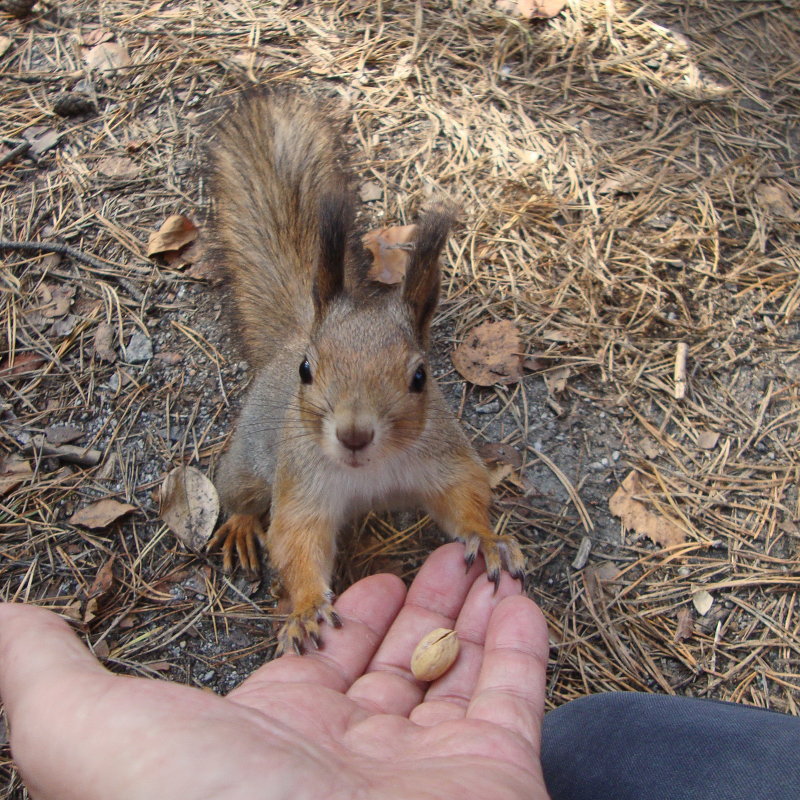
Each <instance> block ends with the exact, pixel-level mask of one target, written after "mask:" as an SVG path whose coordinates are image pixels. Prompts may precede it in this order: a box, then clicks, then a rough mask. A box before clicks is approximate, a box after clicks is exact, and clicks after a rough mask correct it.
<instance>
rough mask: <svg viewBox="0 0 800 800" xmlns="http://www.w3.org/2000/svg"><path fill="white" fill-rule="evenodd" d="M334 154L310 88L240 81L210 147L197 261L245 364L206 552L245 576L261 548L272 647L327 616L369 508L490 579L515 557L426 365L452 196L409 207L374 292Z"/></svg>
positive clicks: (337, 148) (480, 472) (334, 141)
mask: <svg viewBox="0 0 800 800" xmlns="http://www.w3.org/2000/svg"><path fill="white" fill-rule="evenodd" d="M344 152H345V150H344V148H343V145H342V144H341V142H340V135H339V133H338V131H337V130H336V128H335V126H334V124H333V122H332V116H331V115H329V114H328V113H327V112H326V111H325V109H324V108H323V105H322V104H321V103H320V102H319V100H318V99H315V98H309V97H306V96H304V95H302V94H299V93H295V92H292V91H291V90H286V89H284V90H266V89H263V88H262V89H258V90H255V91H250V92H247V93H245V94H244V95H243V96H242V97H240V98H239V102H238V104H237V105H235V107H234V108H233V109H232V110H231V111H229V113H228V114H227V115H226V116H225V117H224V118H223V119H222V120H221V121H220V122H219V123H218V124H217V126H216V128H215V130H214V134H213V140H212V142H211V144H210V146H209V163H210V168H211V169H210V172H211V175H210V183H211V196H212V198H213V201H214V210H213V212H212V219H211V224H210V230H211V236H210V239H211V248H210V253H209V255H210V258H211V260H212V263H214V264H215V265H217V266H218V267H219V268H220V270H221V272H222V274H223V276H224V279H223V280H224V283H225V284H226V285H227V290H228V291H229V293H230V295H231V297H232V300H233V305H234V314H235V319H236V321H237V325H238V329H239V330H238V333H239V335H240V337H241V339H242V342H243V345H244V350H245V357H246V360H247V362H248V365H249V367H250V368H251V369H252V370H253V371H254V377H253V380H252V383H251V385H250V387H249V389H248V391H247V394H246V398H245V400H244V403H243V406H242V409H241V412H240V416H239V419H238V422H237V424H236V427H235V432H234V434H233V436H232V438H231V441H230V444H229V447H228V449H227V451H226V452H225V453H224V455H223V457H222V458H221V460H220V463H219V465H218V468H217V470H216V475H215V485H216V487H217V490H218V492H219V495H220V500H221V504H222V508H223V512H224V513H225V514H226V515H227V519H226V521H225V522H224V523H223V524H222V525H221V526H220V527H219V528H218V529H217V531H216V532H215V534H214V536H213V537H212V539H211V540H210V542H209V549H213V548H216V547H221V549H222V551H223V554H224V562H223V566H224V568H225V569H226V570H228V571H230V570H231V569H232V568H233V567H234V562H235V560H236V559H238V561H239V562H240V563H241V565H242V567H243V568H244V569H245V570H246V571H247V573H248V574H250V575H251V576H256V575H257V574H258V572H259V568H260V559H259V554H258V547H257V542H258V543H260V544H261V545H263V546H264V547H265V548H266V550H267V551H268V555H269V559H270V561H271V563H272V565H273V567H274V568H275V569H276V570H277V572H278V576H279V582H280V584H281V586H282V587H283V590H284V592H285V593H286V595H288V599H289V601H290V604H291V611H290V613H289V615H288V617H287V619H286V622H285V623H284V625H283V627H282V628H281V630H280V632H279V634H278V645H279V648H280V649H281V650H282V651H287V650H288V649H293V650H294V651H296V652H297V653H302V652H303V651H304V649H305V646H306V643H307V641H309V642H310V643H311V644H312V645H313V646H314V647H320V646H321V633H320V631H321V628H320V625H321V623H323V622H325V623H328V624H330V625H333V626H335V627H338V626H339V625H341V620H340V619H339V617H338V616H337V614H336V612H335V611H334V608H333V593H332V592H331V588H330V586H331V577H332V572H333V566H334V558H335V554H336V539H337V534H338V532H339V530H340V529H341V528H342V527H343V526H344V525H345V523H347V522H348V521H350V520H352V519H354V518H356V517H357V516H359V515H362V514H364V513H366V512H368V511H369V510H372V509H397V508H410V507H417V508H418V507H422V508H423V509H424V510H425V511H427V513H428V514H429V515H430V516H431V517H432V518H433V520H434V521H435V522H436V523H437V524H438V525H439V527H440V528H441V529H442V530H443V531H444V532H445V533H447V534H448V535H449V536H451V537H452V538H454V539H457V540H461V541H463V542H464V543H465V545H466V548H465V561H466V564H467V568H469V566H470V565H471V564H472V562H473V561H474V560H475V558H476V556H477V554H478V552H479V551H480V552H481V553H482V554H483V556H484V558H485V561H486V569H487V574H488V578H489V579H490V580H492V581H494V583H495V588H496V587H497V585H498V584H499V581H500V573H501V570H502V569H505V570H507V571H508V572H509V573H510V574H511V575H512V576H513V577H514V578H518V579H520V580H522V578H523V575H524V567H525V562H524V558H523V555H522V551H521V549H520V547H519V544H518V543H517V542H516V540H515V539H514V538H513V537H511V536H506V535H496V534H495V533H494V531H493V529H492V525H491V522H490V515H489V506H490V503H491V488H490V484H489V476H488V472H487V469H486V467H485V465H484V464H483V462H482V461H481V459H480V458H479V457H478V455H477V454H476V452H475V450H474V449H473V447H472V446H471V444H470V442H469V440H468V439H467V437H466V435H465V433H464V432H463V430H462V429H461V427H460V425H459V423H458V422H457V420H456V419H455V417H454V416H453V414H452V413H451V412H450V411H449V409H448V408H447V405H446V403H445V400H444V398H443V396H442V393H441V390H440V389H439V387H438V385H437V383H436V381H435V380H434V377H433V376H432V375H431V374H430V367H429V363H428V356H427V350H428V341H429V332H430V326H431V318H432V316H433V313H434V310H435V308H436V305H437V301H438V296H439V286H440V269H439V256H440V253H441V250H442V248H443V246H444V244H445V242H446V239H447V236H448V233H449V230H450V227H451V225H452V223H453V221H454V210H453V206H452V204H449V203H448V202H445V201H438V202H434V203H432V204H431V205H430V207H429V208H427V210H425V211H424V213H423V214H422V215H421V217H420V219H419V220H418V223H417V229H416V236H415V239H414V243H413V250H412V251H411V253H410V257H409V263H408V267H407V272H406V275H405V278H404V281H403V283H402V285H401V286H399V287H398V286H393V287H384V286H381V287H380V289H379V288H378V286H377V285H376V284H375V283H373V282H371V281H369V280H368V279H367V277H366V269H367V265H368V256H367V255H366V254H365V251H364V248H363V247H362V246H361V244H360V239H358V238H357V237H356V236H355V235H354V202H353V198H352V191H351V178H350V176H349V174H348V171H347V169H346V167H345V166H344ZM267 522H268V525H267Z"/></svg>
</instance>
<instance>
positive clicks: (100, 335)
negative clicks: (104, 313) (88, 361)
mask: <svg viewBox="0 0 800 800" xmlns="http://www.w3.org/2000/svg"><path fill="white" fill-rule="evenodd" d="M113 343H114V328H112V327H111V325H109V324H108V323H107V322H101V323H100V324H99V325H98V326H97V329H96V330H95V332H94V354H95V356H96V357H97V358H99V359H100V360H101V361H108V362H110V363H112V364H113V363H114V362H115V361H116V360H117V352H116V350H114V348H113V346H112V345H113Z"/></svg>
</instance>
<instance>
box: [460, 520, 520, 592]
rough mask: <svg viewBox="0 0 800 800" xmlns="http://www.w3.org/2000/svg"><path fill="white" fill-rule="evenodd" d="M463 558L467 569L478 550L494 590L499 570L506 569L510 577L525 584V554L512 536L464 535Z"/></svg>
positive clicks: (498, 584) (498, 583)
mask: <svg viewBox="0 0 800 800" xmlns="http://www.w3.org/2000/svg"><path fill="white" fill-rule="evenodd" d="M465 543H466V550H465V551H464V560H465V561H466V562H467V569H469V568H470V567H471V566H472V564H473V562H474V561H475V559H476V557H477V555H478V552H481V553H483V558H484V560H485V561H486V577H487V578H489V580H490V581H492V582H493V583H494V590H495V591H497V588H498V587H499V586H500V572H501V570H504V569H505V570H506V571H507V572H508V573H509V575H511V577H512V578H516V579H517V580H519V581H521V582H522V584H523V586H524V584H525V556H523V555H522V550H521V549H520V546H519V544H518V543H517V540H516V539H515V538H514V537H513V536H497V535H496V534H494V533H486V534H480V533H475V534H472V535H471V536H466V537H465Z"/></svg>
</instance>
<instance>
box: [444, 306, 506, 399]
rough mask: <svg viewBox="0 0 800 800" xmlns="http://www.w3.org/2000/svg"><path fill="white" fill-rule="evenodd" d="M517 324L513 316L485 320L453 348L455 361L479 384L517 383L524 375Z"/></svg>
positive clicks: (454, 362) (465, 373)
mask: <svg viewBox="0 0 800 800" xmlns="http://www.w3.org/2000/svg"><path fill="white" fill-rule="evenodd" d="M520 349H521V348H520V342H519V332H518V331H517V326H516V325H515V324H514V323H513V322H511V321H510V320H502V321H500V322H484V323H483V324H482V325H478V327H477V328H473V329H472V330H471V331H470V332H469V333H468V334H467V336H466V337H465V339H464V341H463V342H462V343H461V344H460V345H459V346H458V347H457V348H456V349H455V350H454V351H453V364H454V365H455V368H456V369H457V370H458V372H459V373H460V374H461V376H462V377H463V378H465V379H466V380H468V381H470V382H471V383H474V384H476V385H477V386H493V385H495V384H497V383H514V382H515V381H518V380H519V379H520V378H521V377H522V359H521V357H520Z"/></svg>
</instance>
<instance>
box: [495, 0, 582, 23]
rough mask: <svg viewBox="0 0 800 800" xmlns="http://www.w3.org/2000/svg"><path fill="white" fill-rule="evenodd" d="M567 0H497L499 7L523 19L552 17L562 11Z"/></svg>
mask: <svg viewBox="0 0 800 800" xmlns="http://www.w3.org/2000/svg"><path fill="white" fill-rule="evenodd" d="M566 4H567V0H497V7H498V8H499V9H500V10H501V11H504V12H505V13H507V14H515V15H517V16H520V17H522V18H523V19H537V18H538V19H550V17H555V16H556V14H558V13H559V12H561V10H562V9H563V8H564V6H565V5H566Z"/></svg>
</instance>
